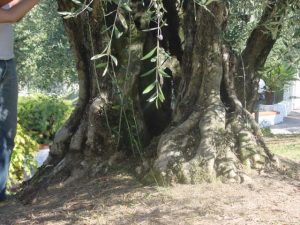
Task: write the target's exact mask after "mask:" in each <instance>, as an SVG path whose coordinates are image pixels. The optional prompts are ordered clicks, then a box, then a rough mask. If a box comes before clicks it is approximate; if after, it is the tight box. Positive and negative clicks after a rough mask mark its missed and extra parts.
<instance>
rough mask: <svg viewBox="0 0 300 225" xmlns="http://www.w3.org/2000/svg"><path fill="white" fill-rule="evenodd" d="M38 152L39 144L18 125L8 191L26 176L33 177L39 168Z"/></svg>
mask: <svg viewBox="0 0 300 225" xmlns="http://www.w3.org/2000/svg"><path fill="white" fill-rule="evenodd" d="M37 150H38V144H37V142H36V141H34V140H33V139H32V138H31V137H30V136H29V135H28V134H26V131H25V130H24V129H23V128H22V127H21V126H20V124H18V125H17V136H16V138H15V147H14V150H13V152H12V155H11V164H10V168H9V180H8V189H10V188H11V187H14V186H17V185H18V184H20V183H22V182H23V181H24V179H25V178H26V176H31V174H32V171H34V170H35V169H36V167H37V163H36V160H35V154H36V152H37Z"/></svg>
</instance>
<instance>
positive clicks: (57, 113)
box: [18, 94, 72, 144]
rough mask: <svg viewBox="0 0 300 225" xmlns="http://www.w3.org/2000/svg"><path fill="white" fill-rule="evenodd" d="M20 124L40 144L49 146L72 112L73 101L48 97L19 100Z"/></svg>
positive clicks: (31, 97) (30, 97)
mask: <svg viewBox="0 0 300 225" xmlns="http://www.w3.org/2000/svg"><path fill="white" fill-rule="evenodd" d="M18 107H19V109H18V110H19V123H20V125H21V126H22V127H23V128H24V129H25V130H26V131H27V132H28V134H29V135H30V136H31V137H32V138H33V139H34V140H36V141H37V142H38V143H40V144H49V143H50V142H51V141H52V140H53V138H54V135H55V133H56V131H57V130H58V129H59V128H60V127H61V126H62V125H63V123H64V122H65V120H66V119H67V118H68V117H69V115H70V113H71V111H72V103H71V101H67V100H63V99H61V98H58V97H53V96H46V95H41V94H38V95H32V96H29V97H20V99H19V105H18Z"/></svg>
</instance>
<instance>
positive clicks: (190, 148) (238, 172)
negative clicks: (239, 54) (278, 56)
mask: <svg viewBox="0 0 300 225" xmlns="http://www.w3.org/2000/svg"><path fill="white" fill-rule="evenodd" d="M187 12H189V13H187V14H186V18H185V42H186V43H185V51H184V56H183V63H182V82H181V88H180V96H181V97H180V98H179V99H178V103H177V107H176V108H175V112H174V117H173V121H172V125H171V126H170V127H169V129H167V130H166V131H165V132H164V134H162V135H161V137H160V139H159V141H158V143H157V156H156V157H157V158H156V159H155V161H154V165H153V170H152V171H151V173H150V174H154V175H156V176H158V178H160V179H158V178H156V180H160V181H162V182H165V183H171V182H183V183H196V182H201V181H204V180H206V181H210V180H213V179H215V178H216V177H218V176H220V177H222V178H226V179H227V178H228V179H229V180H235V181H238V182H239V181H241V180H242V179H243V177H244V172H245V170H246V168H248V169H251V168H256V169H259V168H263V167H264V166H265V165H266V164H267V163H270V162H271V161H272V160H274V158H273V156H272V154H271V153H270V152H269V150H268V148H267V147H266V146H265V145H264V142H263V140H262V134H261V133H260V130H259V128H258V126H257V124H256V123H255V122H254V120H253V118H252V116H251V114H250V113H249V112H248V111H247V110H246V109H244V108H243V107H242V105H241V102H240V101H239V100H238V98H237V95H236V93H235V88H234V81H233V79H234V75H235V74H236V72H235V66H236V64H237V61H236V57H235V56H234V54H233V53H232V51H231V50H230V48H228V47H227V46H226V45H224V43H223V40H222V32H223V31H224V29H225V24H226V21H227V7H226V4H225V3H224V2H214V3H211V4H209V6H208V10H207V9H205V8H201V7H196V8H195V5H194V4H193V2H189V4H188V6H187ZM192 12H195V14H194V13H192ZM204 33H205V35H203V34H204Z"/></svg>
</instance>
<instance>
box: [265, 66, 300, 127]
mask: <svg viewBox="0 0 300 225" xmlns="http://www.w3.org/2000/svg"><path fill="white" fill-rule="evenodd" d="M297 78H298V80H295V81H293V82H291V83H290V85H289V86H287V87H286V88H285V89H284V95H283V101H282V102H279V103H277V104H274V105H260V111H261V112H262V113H260V114H261V115H260V116H259V124H260V125H261V126H262V127H268V126H272V125H275V124H278V123H281V122H282V121H283V118H284V117H286V116H287V115H288V114H289V113H290V112H291V111H293V110H299V109H300V71H299V72H298V74H297ZM266 112H273V113H266Z"/></svg>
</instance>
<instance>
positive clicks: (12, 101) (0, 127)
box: [0, 60, 18, 201]
mask: <svg viewBox="0 0 300 225" xmlns="http://www.w3.org/2000/svg"><path fill="white" fill-rule="evenodd" d="M17 100H18V82H17V76H16V68H15V62H14V60H9V61H4V60H0V201H1V200H4V199H5V189H6V182H7V178H8V170H9V163H10V157H11V153H12V150H13V147H14V138H15V135H16V126H17Z"/></svg>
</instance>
